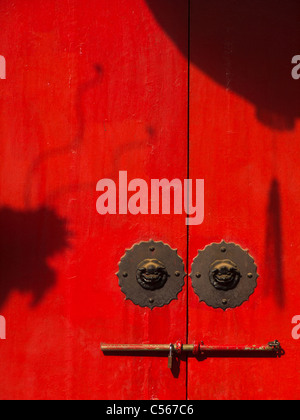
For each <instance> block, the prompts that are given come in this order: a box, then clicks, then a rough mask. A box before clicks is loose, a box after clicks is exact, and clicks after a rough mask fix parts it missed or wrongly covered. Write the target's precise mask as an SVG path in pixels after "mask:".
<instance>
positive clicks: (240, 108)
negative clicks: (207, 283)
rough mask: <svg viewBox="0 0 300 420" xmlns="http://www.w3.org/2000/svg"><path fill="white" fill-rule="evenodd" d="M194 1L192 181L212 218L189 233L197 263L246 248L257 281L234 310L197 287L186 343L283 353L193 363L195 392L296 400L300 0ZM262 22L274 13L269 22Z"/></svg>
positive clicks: (191, 388)
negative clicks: (271, 3) (295, 74)
mask: <svg viewBox="0 0 300 420" xmlns="http://www.w3.org/2000/svg"><path fill="white" fill-rule="evenodd" d="M191 3H192V4H191V10H192V13H191V62H192V67H191V86H190V92H191V94H190V172H191V173H190V176H191V177H192V178H201V177H203V178H205V182H206V191H207V194H206V202H205V207H206V215H205V222H204V223H203V225H202V226H199V227H191V229H190V236H189V243H190V247H189V256H190V261H192V259H193V258H194V257H195V256H196V255H197V250H198V249H203V248H204V247H205V246H206V245H207V244H209V243H212V242H220V241H221V240H222V239H224V240H226V241H227V242H235V243H237V244H239V245H241V246H242V247H243V248H244V249H249V252H250V254H251V255H252V256H253V258H254V259H255V262H256V264H257V266H258V273H259V275H260V277H259V279H258V286H257V288H256V290H255V292H254V294H253V295H252V296H251V297H250V299H249V301H248V302H246V303H244V304H243V305H242V306H241V307H240V308H236V309H234V310H227V311H225V312H224V311H223V310H222V309H218V310H215V309H212V308H209V307H208V306H206V305H205V303H199V301H198V298H197V296H196V295H195V293H193V290H192V288H191V286H189V306H188V308H189V341H190V342H193V340H199V339H200V338H201V339H202V340H203V341H204V343H209V344H212V345H243V344H245V343H247V344H258V345H260V344H262V343H265V342H268V341H273V340H274V339H277V340H279V341H280V342H281V344H282V346H283V348H284V350H285V356H284V357H282V358H280V359H272V358H207V359H206V360H204V361H202V362H200V363H199V362H198V361H197V360H195V359H190V360H189V365H188V372H189V381H188V395H189V397H190V398H191V399H193V398H200V399H202V398H205V399H215V398H217V399H253V398H254V399H281V398H282V399H290V398H291V399H293V398H296V399H298V398H299V397H300V381H299V368H300V358H299V343H298V342H297V341H295V340H293V339H292V336H291V330H292V325H291V320H292V318H293V316H294V315H295V314H296V313H298V312H299V293H300V292H299V287H298V282H297V280H296V277H295V274H296V272H297V266H298V263H299V251H300V243H299V230H300V218H299V211H298V204H297V203H298V192H299V189H300V172H299V162H300V161H299V153H298V150H299V136H300V125H299V120H298V117H296V116H295V112H296V111H297V108H296V106H295V103H296V102H297V101H298V100H299V97H300V95H299V93H300V85H299V84H297V83H295V81H293V79H292V78H291V66H290V65H289V64H290V62H291V57H293V55H294V52H293V51H296V50H297V48H296V46H295V42H296V39H298V40H299V35H298V37H296V35H295V25H294V22H295V17H294V15H295V14H296V12H298V14H299V12H300V9H299V5H298V6H295V7H294V11H293V12H294V15H293V14H292V11H291V6H289V7H288V8H287V9H285V14H284V18H283V17H282V15H281V14H280V10H279V8H278V6H277V5H276V7H275V8H274V9H273V8H268V9H267V6H268V5H267V4H266V5H265V6H263V7H261V6H259V4H258V3H256V2H255V4H253V2H251V5H250V2H248V1H246V2H241V3H242V4H241V5H239V6H237V5H236V2H228V3H227V2H216V1H213V2H209V5H208V4H206V5H204V2H200V4H199V2H198V1H197V0H192V2H191ZM220 3H222V5H221V4H220ZM224 3H226V4H227V7H225V4H224ZM233 3H234V4H235V5H236V7H233ZM266 3H268V2H266ZM217 4H218V6H219V9H218V10H219V12H220V13H219V14H218V13H217V14H216V6H217ZM293 4H294V5H295V4H296V3H293ZM266 10H268V13H267V14H265V12H266ZM296 15H297V14H296ZM261 16H268V17H267V18H266V19H265V20H264V22H263V23H262V22H260V19H261ZM285 20H287V21H288V22H289V25H290V26H289V29H287V28H286V27H285ZM283 25H284V28H285V30H284V29H283ZM275 26H276V28H277V30H276V31H275V30H274V28H275ZM251 28H256V30H255V32H254V33H253V32H252V31H251ZM271 28H273V30H272V31H271ZM278 28H280V31H279V29H278ZM282 39H284V41H285V44H284V47H283V45H282V44H281V42H282ZM276 44H277V46H276ZM267 46H268V53H265V52H266V47H267ZM293 48H294V49H293ZM292 52H293V53H292ZM201 60H202V65H201ZM275 63H277V64H276V65H275ZM297 112H299V109H298V111H297ZM262 115H265V117H266V118H264V119H262ZM291 120H292V121H293V124H294V125H291V124H290V121H291Z"/></svg>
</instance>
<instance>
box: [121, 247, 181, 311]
mask: <svg viewBox="0 0 300 420" xmlns="http://www.w3.org/2000/svg"><path fill="white" fill-rule="evenodd" d="M117 276H118V277H119V285H120V287H121V290H122V292H123V293H124V294H125V295H126V300H131V301H132V302H133V303H134V304H135V305H139V306H141V307H148V308H150V309H153V308H155V307H162V306H164V305H168V304H169V303H170V302H171V301H172V300H174V299H177V296H178V294H179V293H180V292H181V291H182V288H183V285H184V278H185V276H186V273H185V271H184V264H183V260H182V258H180V257H179V255H178V254H177V250H175V249H172V248H170V246H169V245H166V244H164V243H163V242H154V241H153V240H151V241H149V242H141V243H139V244H135V245H134V246H133V247H132V248H131V249H129V250H126V253H125V255H124V256H123V257H122V259H121V261H120V263H119V272H118V273H117Z"/></svg>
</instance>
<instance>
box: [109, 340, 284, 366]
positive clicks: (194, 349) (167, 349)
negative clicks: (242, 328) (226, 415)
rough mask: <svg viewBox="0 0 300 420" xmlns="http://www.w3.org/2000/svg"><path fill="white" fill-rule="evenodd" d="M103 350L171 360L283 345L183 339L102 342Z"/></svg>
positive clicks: (271, 350)
mask: <svg viewBox="0 0 300 420" xmlns="http://www.w3.org/2000/svg"><path fill="white" fill-rule="evenodd" d="M101 350H102V351H103V353H168V355H169V361H170V358H172V357H174V356H176V355H180V354H182V353H192V354H193V355H194V356H197V355H200V354H205V353H213V352H214V353H218V352H224V353H225V355H226V352H227V353H230V352H245V353H251V352H252V353H255V352H256V353H259V352H268V353H275V354H276V353H277V354H280V352H281V345H280V343H279V341H273V342H270V343H269V344H267V345H265V346H257V345H248V346H240V345H239V346H224V345H220V346H206V345H204V343H203V342H201V343H194V344H183V343H182V342H181V341H177V342H176V343H175V344H172V343H171V344H101ZM170 365H171V364H170V363H169V366H170Z"/></svg>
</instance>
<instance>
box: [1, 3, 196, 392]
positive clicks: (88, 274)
mask: <svg viewBox="0 0 300 420" xmlns="http://www.w3.org/2000/svg"><path fill="white" fill-rule="evenodd" d="M178 6H179V9H178V10H177V13H178V17H180V26H179V28H178V30H179V32H180V34H181V39H182V46H183V48H187V47H188V43H187V40H188V19H187V16H188V9H187V7H186V4H185V3H184V2H183V3H178ZM0 16H1V17H0V19H1V35H0V45H1V54H2V55H3V56H4V57H5V58H6V62H7V79H6V80H1V86H0V89H1V98H2V101H1V139H2V140H1V178H0V179H1V215H0V216H1V218H0V219H1V229H2V231H1V252H0V254H1V287H0V289H1V292H0V293H1V308H0V309H1V311H0V313H1V315H2V316H4V317H5V318H6V321H7V339H6V341H1V362H0V377H1V381H0V382H1V385H0V398H1V399H11V398H12V399H56V398H59V399H184V398H185V397H186V369H185V366H184V362H183V364H182V365H181V371H180V375H179V377H178V378H177V379H174V377H173V375H170V373H169V371H168V369H166V360H165V359H164V358H153V357H151V358H150V357H149V358H144V357H139V358H137V357H127V358H126V357H125V358H121V357H111V358H110V357H105V356H104V355H103V354H102V353H101V352H100V342H117V343H118V342H120V343H141V342H144V343H145V342H146V343H147V342H149V343H153V342H154V343H155V342H158V343H160V342H164V341H165V340H166V337H167V340H168V341H169V340H171V341H176V340H177V339H178V337H180V338H182V339H185V337H186V332H187V331H186V290H183V292H182V293H181V294H180V296H179V298H178V300H175V301H173V302H172V303H171V304H170V305H168V306H165V307H163V308H159V309H156V310H153V311H151V310H148V309H147V310H145V309H144V308H140V307H139V306H135V305H134V304H133V303H132V302H130V301H125V296H124V294H123V293H122V292H121V289H120V287H119V284H118V278H117V277H116V275H115V273H116V271H118V263H119V261H120V259H121V257H122V256H123V255H124V253H125V250H126V249H128V248H131V247H132V246H133V245H134V244H135V243H138V242H140V241H145V240H146V241H147V240H149V239H151V238H152V239H153V240H156V241H163V242H165V243H168V244H169V245H170V246H171V247H172V248H178V253H179V255H181V256H182V257H185V256H186V253H187V236H186V227H185V223H184V216H182V217H181V216H178V217H176V218H174V219H171V218H170V216H158V215H154V216H151V215H140V216H133V215H130V214H128V215H106V216H100V215H99V214H98V213H97V212H96V201H97V198H98V196H99V193H97V192H96V185H97V182H98V181H99V180H100V179H103V178H110V179H112V180H114V181H115V182H116V183H117V182H118V177H119V171H127V172H128V180H130V179H134V178H141V179H144V180H145V181H147V182H149V180H150V179H152V178H158V179H161V178H170V179H174V178H180V179H184V178H185V177H186V173H187V157H186V155H187V100H188V90H187V68H188V65H187V61H186V58H185V56H184V55H183V54H182V53H181V52H180V51H179V49H178V47H177V46H176V45H174V43H173V42H172V41H171V40H170V39H169V38H168V37H167V36H166V34H165V33H164V31H163V29H162V28H161V27H160V26H159V25H158V24H157V22H156V20H155V19H154V18H153V16H152V13H151V11H150V10H149V8H148V6H147V4H146V3H145V2H144V1H140V0H124V1H123V0H121V1H111V0H109V1H107V0H101V1H99V0H87V1H81V0H71V1H68V2H62V1H60V0H57V1H56V0H53V1H49V2H46V3H45V2H44V1H40V0H34V1H32V0H30V1H26V0H25V1H24V0H17V1H15V2H11V1H10V0H8V1H4V2H1V5H0ZM162 52H163V53H162ZM172 151H176V153H173V152H172Z"/></svg>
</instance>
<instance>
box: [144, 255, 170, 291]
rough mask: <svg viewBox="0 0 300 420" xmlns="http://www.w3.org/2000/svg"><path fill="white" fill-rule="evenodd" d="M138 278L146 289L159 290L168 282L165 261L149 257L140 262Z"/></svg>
mask: <svg viewBox="0 0 300 420" xmlns="http://www.w3.org/2000/svg"><path fill="white" fill-rule="evenodd" d="M136 278H137V281H138V283H139V284H140V285H141V286H142V287H143V288H144V289H146V290H157V289H161V288H162V287H164V285H165V284H166V281H167V279H168V273H167V269H166V267H165V266H164V264H163V263H161V262H160V261H158V260H155V259H147V260H144V261H142V262H141V263H140V264H139V266H138V268H137V273H136Z"/></svg>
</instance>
